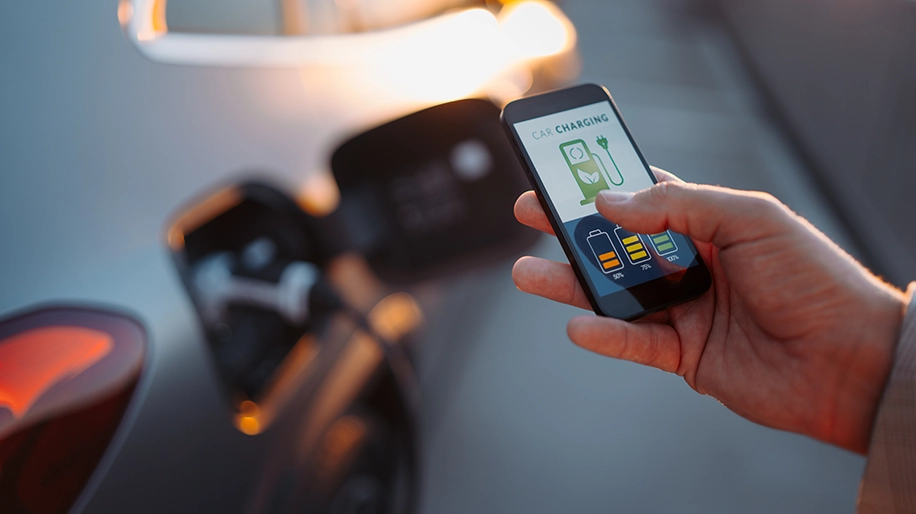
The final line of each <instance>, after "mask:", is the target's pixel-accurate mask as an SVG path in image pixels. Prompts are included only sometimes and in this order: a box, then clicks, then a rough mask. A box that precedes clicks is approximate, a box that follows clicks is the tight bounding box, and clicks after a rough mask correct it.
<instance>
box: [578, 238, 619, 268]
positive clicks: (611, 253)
mask: <svg viewBox="0 0 916 514" xmlns="http://www.w3.org/2000/svg"><path fill="white" fill-rule="evenodd" d="M586 241H588V246H589V247H590V248H591V249H592V253H593V254H594V255H595V258H596V259H598V267H599V268H601V271H602V272H604V273H605V274H609V273H611V272H613V271H617V270H619V269H620V268H622V267H623V262H621V259H620V256H619V255H617V248H615V247H614V243H612V242H611V236H610V235H608V233H607V232H605V231H603V230H601V229H595V230H592V231H591V232H589V233H588V237H587V238H586Z"/></svg>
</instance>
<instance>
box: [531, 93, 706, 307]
mask: <svg viewBox="0 0 916 514" xmlns="http://www.w3.org/2000/svg"><path fill="white" fill-rule="evenodd" d="M514 128H515V131H516V133H517V134H518V137H519V139H520V143H521V144H522V146H523V147H524V150H525V152H526V153H527V154H528V157H529V159H530V161H531V163H532V164H533V166H534V169H533V170H532V171H533V172H534V173H536V174H537V176H538V178H539V179H540V181H541V184H542V185H543V189H544V191H545V192H546V196H547V201H548V202H550V203H551V204H552V205H553V206H554V209H555V211H556V213H557V215H558V217H559V226H560V229H561V230H562V231H563V232H564V234H563V236H565V237H566V240H567V241H568V242H569V243H570V246H571V247H572V249H573V251H574V252H576V254H577V256H578V258H579V261H580V263H581V266H580V267H581V268H582V272H583V273H584V274H585V275H586V276H587V277H588V279H589V282H591V286H592V288H593V291H592V292H593V293H594V294H595V296H597V297H603V296H606V295H610V294H614V293H618V292H620V291H623V290H626V289H627V288H630V287H633V286H636V285H638V284H642V283H645V282H649V281H651V280H655V279H658V278H661V277H664V276H667V275H671V274H674V273H680V272H682V271H683V270H684V269H685V268H689V267H693V266H697V265H699V263H700V261H699V259H698V257H697V255H696V251H695V249H694V247H693V245H692V244H691V243H690V241H689V240H688V239H687V238H686V237H684V236H683V235H681V234H677V233H673V232H670V231H665V232H662V233H660V234H635V233H633V232H630V231H627V230H625V229H624V228H622V227H620V226H618V225H617V224H616V223H614V222H613V221H610V220H608V219H606V218H605V217H604V216H602V215H601V214H598V211H597V209H596V208H595V197H596V196H597V195H598V193H599V192H601V191H603V190H612V191H630V192H636V191H640V190H642V189H645V188H647V187H650V186H652V184H653V183H654V181H653V180H652V178H651V176H650V175H649V173H650V171H649V170H648V169H647V167H646V165H645V164H644V162H643V160H642V158H641V157H640V155H639V152H638V151H637V150H636V147H635V146H634V145H633V143H632V142H631V140H630V137H629V135H628V134H627V132H626V130H625V129H624V126H623V123H622V122H621V121H620V119H619V118H618V116H617V114H616V111H615V110H614V109H613V107H611V104H610V102H607V101H602V102H597V103H593V104H589V105H584V106H581V107H576V108H573V109H569V110H565V111H561V112H556V113H553V114H549V115H546V116H542V117H538V118H534V119H530V120H526V121H522V122H518V123H515V124H514Z"/></svg>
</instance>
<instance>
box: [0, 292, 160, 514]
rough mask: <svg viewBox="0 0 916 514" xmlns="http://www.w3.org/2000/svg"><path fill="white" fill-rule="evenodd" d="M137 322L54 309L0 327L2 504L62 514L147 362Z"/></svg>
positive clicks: (90, 469) (99, 453) (86, 476)
mask: <svg viewBox="0 0 916 514" xmlns="http://www.w3.org/2000/svg"><path fill="white" fill-rule="evenodd" d="M144 353H145V349H144V335H143V329H142V328H141V327H140V325H139V324H137V323H135V322H133V321H131V320H129V319H127V318H124V317H122V316H119V315H116V314H111V313H107V312H103V311H98V310H91V309H71V308H51V309H42V310H39V311H34V312H31V313H28V314H25V315H21V316H17V317H15V318H12V319H8V320H5V321H0V505H2V506H3V509H2V510H3V512H29V513H38V512H66V511H67V510H68V509H69V508H70V507H71V506H72V505H73V503H74V501H76V499H77V497H78V496H79V494H80V492H81V491H82V490H83V487H84V486H85V485H86V482H87V481H88V480H89V478H90V477H91V476H92V473H93V471H94V470H95V468H96V466H97V465H98V463H99V460H100V459H101V457H102V455H103V454H104V452H105V449H106V448H107V447H108V443H109V441H110V440H111V438H112V436H113V435H114V433H115V430H116V429H117V427H118V425H119V424H120V421H121V418H122V416H123V414H124V411H125V409H126V408H127V405H128V403H129V401H130V398H131V395H132V393H133V390H134V387H135V386H136V384H137V380H138V379H139V377H140V372H141V369H142V367H143V358H144Z"/></svg>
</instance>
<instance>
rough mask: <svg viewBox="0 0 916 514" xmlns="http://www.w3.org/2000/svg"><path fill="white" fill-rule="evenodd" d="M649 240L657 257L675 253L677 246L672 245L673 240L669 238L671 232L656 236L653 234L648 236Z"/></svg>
mask: <svg viewBox="0 0 916 514" xmlns="http://www.w3.org/2000/svg"><path fill="white" fill-rule="evenodd" d="M649 239H651V240H652V246H654V247H655V253H657V254H658V256H659V257H663V256H665V255H668V254H669V253H674V252H676V251H677V245H676V244H675V243H674V239H672V238H671V232H669V231H667V230H666V231H664V232H661V233H658V234H653V235H651V236H649Z"/></svg>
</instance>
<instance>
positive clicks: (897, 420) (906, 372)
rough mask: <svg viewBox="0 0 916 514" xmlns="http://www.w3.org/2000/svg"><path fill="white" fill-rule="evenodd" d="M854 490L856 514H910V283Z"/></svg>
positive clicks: (915, 301) (913, 389)
mask: <svg viewBox="0 0 916 514" xmlns="http://www.w3.org/2000/svg"><path fill="white" fill-rule="evenodd" d="M907 295H908V297H909V306H908V307H907V311H906V315H905V316H904V318H903V325H902V326H901V329H900V339H899V341H898V343H897V349H896V352H895V355H894V367H893V369H892V370H891V375H890V378H889V379H888V382H887V386H886V387H885V390H884V396H883V398H882V400H881V405H880V407H879V408H878V416H877V418H876V419H875V426H874V429H873V431H872V438H871V445H870V447H869V449H868V462H867V463H866V465H865V474H864V476H863V477H862V483H861V485H860V486H859V501H858V509H857V513H858V514H890V513H895V514H897V513H900V514H903V513H906V514H910V513H913V514H916V282H913V283H911V284H910V287H909V288H908V289H907Z"/></svg>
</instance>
